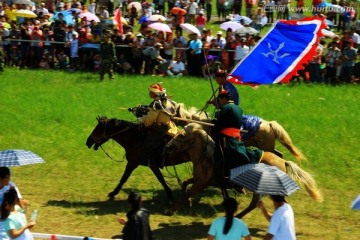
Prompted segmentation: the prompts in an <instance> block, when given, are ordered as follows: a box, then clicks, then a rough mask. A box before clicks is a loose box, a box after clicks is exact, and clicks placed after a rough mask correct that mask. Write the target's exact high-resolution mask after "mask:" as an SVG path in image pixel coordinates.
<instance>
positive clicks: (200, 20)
mask: <svg viewBox="0 0 360 240" xmlns="http://www.w3.org/2000/svg"><path fill="white" fill-rule="evenodd" d="M195 22H196V27H197V28H198V29H199V31H200V33H201V34H202V32H203V30H204V28H205V26H206V17H205V16H204V12H203V11H200V12H199V15H198V16H197V17H196V20H195Z"/></svg>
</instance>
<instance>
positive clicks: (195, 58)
mask: <svg viewBox="0 0 360 240" xmlns="http://www.w3.org/2000/svg"><path fill="white" fill-rule="evenodd" d="M190 37H191V40H190V41H189V46H188V47H189V49H188V54H187V63H188V68H189V69H188V70H189V74H190V75H192V76H198V77H200V76H202V71H201V63H202V54H201V53H202V47H203V44H202V42H201V40H200V39H199V36H198V35H197V34H196V33H194V34H191V35H190Z"/></svg>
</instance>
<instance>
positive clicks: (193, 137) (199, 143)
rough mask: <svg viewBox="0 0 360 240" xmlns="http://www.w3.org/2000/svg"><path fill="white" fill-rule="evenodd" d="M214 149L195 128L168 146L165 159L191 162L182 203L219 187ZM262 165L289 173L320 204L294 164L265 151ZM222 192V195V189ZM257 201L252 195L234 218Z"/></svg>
mask: <svg viewBox="0 0 360 240" xmlns="http://www.w3.org/2000/svg"><path fill="white" fill-rule="evenodd" d="M190 125H194V123H192V124H190ZM214 147H215V143H214V141H213V140H212V138H211V137H210V136H209V135H208V134H207V133H206V132H205V131H204V130H202V129H199V128H194V126H189V127H186V126H185V128H184V130H183V131H182V132H181V133H180V134H178V135H177V136H176V137H175V138H173V139H172V140H171V141H170V142H169V143H168V144H167V148H166V153H167V157H166V158H169V159H171V158H172V156H174V157H178V156H184V157H186V156H190V158H191V159H190V160H191V161H192V163H193V177H192V178H190V179H188V180H186V181H184V182H183V185H182V190H183V192H184V197H185V200H188V199H190V198H191V197H192V196H193V195H195V194H196V193H198V192H199V191H201V190H203V189H205V188H207V187H208V186H217V187H219V186H220V184H219V183H218V177H217V176H218V174H217V173H216V169H215V167H214V160H213V152H214ZM261 162H262V163H265V164H268V165H272V166H276V167H278V168H280V169H281V170H282V171H284V172H286V173H287V174H289V176H290V177H291V178H292V179H294V180H295V181H296V182H298V183H299V184H300V185H302V186H304V187H305V189H306V190H307V192H308V194H309V195H310V197H311V198H312V199H314V200H317V201H322V195H321V193H320V191H319V190H318V188H317V186H316V182H315V180H314V178H313V177H312V176H311V175H310V174H309V173H307V172H306V171H304V170H302V169H301V168H300V167H299V166H298V165H296V164H295V163H294V162H291V161H286V160H284V159H282V158H280V157H278V156H277V155H276V154H274V153H272V152H266V151H265V152H264V156H263V158H262V159H261ZM188 184H192V186H191V187H190V189H188V190H187V185H188ZM222 191H223V192H224V190H223V189H222ZM223 196H224V194H223ZM258 200H259V195H257V194H254V195H253V199H252V201H251V203H250V205H249V206H248V207H247V208H246V209H245V210H243V211H242V212H241V213H240V214H239V215H237V217H240V218H241V217H243V216H245V215H246V214H247V213H249V212H250V211H252V210H253V209H254V208H255V207H256V203H257V201H258ZM178 207H179V205H177V206H176V207H175V209H174V210H176V208H178Z"/></svg>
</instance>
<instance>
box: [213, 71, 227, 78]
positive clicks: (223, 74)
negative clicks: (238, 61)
mask: <svg viewBox="0 0 360 240" xmlns="http://www.w3.org/2000/svg"><path fill="white" fill-rule="evenodd" d="M226 76H227V73H226V72H225V71H224V70H222V69H220V70H219V71H217V72H216V73H215V77H226Z"/></svg>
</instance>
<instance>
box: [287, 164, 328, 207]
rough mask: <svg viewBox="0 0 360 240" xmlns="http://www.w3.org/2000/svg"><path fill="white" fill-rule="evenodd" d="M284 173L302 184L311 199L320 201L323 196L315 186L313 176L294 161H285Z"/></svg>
mask: <svg viewBox="0 0 360 240" xmlns="http://www.w3.org/2000/svg"><path fill="white" fill-rule="evenodd" d="M285 167H286V173H287V174H289V176H290V177H291V178H292V179H293V180H294V181H296V182H298V183H300V184H301V185H303V186H304V187H305V189H306V191H307V192H308V194H309V195H310V197H311V198H312V199H314V200H315V201H318V202H322V201H323V200H324V199H323V196H322V194H321V192H320V190H319V189H318V188H317V186H316V182H315V179H314V178H313V176H312V175H311V174H310V173H308V172H306V171H304V170H303V169H301V168H300V167H299V166H298V165H297V164H296V163H294V162H291V161H286V162H285Z"/></svg>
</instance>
